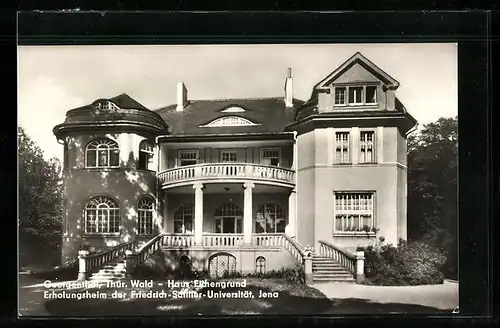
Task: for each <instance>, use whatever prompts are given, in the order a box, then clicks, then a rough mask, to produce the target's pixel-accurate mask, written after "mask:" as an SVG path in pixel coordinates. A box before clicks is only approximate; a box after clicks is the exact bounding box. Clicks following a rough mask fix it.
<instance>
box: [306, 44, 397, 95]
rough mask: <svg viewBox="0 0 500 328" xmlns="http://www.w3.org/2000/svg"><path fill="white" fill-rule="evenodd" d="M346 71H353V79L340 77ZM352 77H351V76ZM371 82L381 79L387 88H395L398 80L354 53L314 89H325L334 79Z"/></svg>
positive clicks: (359, 54)
mask: <svg viewBox="0 0 500 328" xmlns="http://www.w3.org/2000/svg"><path fill="white" fill-rule="evenodd" d="M347 72H351V73H354V74H353V75H354V76H356V75H357V76H360V77H361V78H356V77H354V79H355V80H354V81H349V77H347V76H346V77H345V78H342V77H343V76H344V74H346V73H347ZM346 75H347V74H346ZM351 79H352V78H351ZM361 80H362V81H363V82H373V81H376V80H379V81H382V82H384V83H385V84H386V86H387V87H388V88H389V89H397V88H398V87H399V82H398V81H396V80H395V79H394V78H392V77H391V76H390V75H389V74H387V73H386V72H384V71H383V70H382V69H380V68H379V67H378V66H377V65H375V64H374V63H372V62H371V61H370V60H368V59H367V58H366V57H364V56H363V55H362V54H361V53H359V52H357V53H355V54H354V55H353V56H352V57H351V58H349V59H348V60H347V61H345V62H344V63H343V64H342V65H340V66H339V67H338V68H337V69H336V70H335V71H333V72H332V73H330V74H329V75H328V76H326V77H325V78H324V79H323V80H321V81H320V82H319V83H318V84H317V85H316V86H315V89H326V88H328V87H329V86H330V84H332V83H333V82H335V81H340V82H342V83H345V82H361Z"/></svg>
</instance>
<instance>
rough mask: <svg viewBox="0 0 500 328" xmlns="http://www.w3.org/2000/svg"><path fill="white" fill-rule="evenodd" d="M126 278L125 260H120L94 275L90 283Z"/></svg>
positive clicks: (112, 262)
mask: <svg viewBox="0 0 500 328" xmlns="http://www.w3.org/2000/svg"><path fill="white" fill-rule="evenodd" d="M125 277H126V269H125V259H124V258H119V259H116V260H114V261H111V262H109V263H107V264H106V265H104V266H103V267H102V268H100V269H99V271H97V272H94V273H92V275H91V276H90V277H89V280H90V281H97V282H106V281H115V280H122V279H125Z"/></svg>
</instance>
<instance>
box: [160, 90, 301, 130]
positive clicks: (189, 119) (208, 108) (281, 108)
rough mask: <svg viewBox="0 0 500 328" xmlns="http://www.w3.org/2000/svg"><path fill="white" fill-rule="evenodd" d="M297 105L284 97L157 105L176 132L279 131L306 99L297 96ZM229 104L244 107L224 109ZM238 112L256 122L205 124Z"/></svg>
mask: <svg viewBox="0 0 500 328" xmlns="http://www.w3.org/2000/svg"><path fill="white" fill-rule="evenodd" d="M293 102H294V106H295V107H294V108H286V106H285V102H284V99H283V98H282V97H273V98H256V99H255V98H253V99H218V100H190V101H189V102H188V104H187V106H186V107H185V108H184V109H183V110H182V111H177V110H176V107H177V105H170V106H167V107H162V108H159V109H156V110H155V112H156V113H158V114H159V115H160V116H161V117H162V118H163V119H164V120H165V122H166V123H167V124H168V126H169V132H170V133H171V134H173V135H202V134H214V135H218V134H233V133H276V132H284V131H285V128H286V126H287V125H289V124H291V123H293V122H294V117H295V111H296V109H295V108H297V107H300V106H301V105H302V104H303V103H304V101H302V100H298V99H294V100H293ZM230 107H241V108H242V109H244V111H240V112H237V113H234V112H224V110H225V109H227V108H230ZM228 116H232V117H234V116H238V117H241V118H243V119H246V120H249V121H251V122H253V123H255V124H256V125H247V126H244V125H241V126H217V127H206V126H205V125H207V124H208V123H210V122H213V121H214V120H216V119H218V118H222V117H228Z"/></svg>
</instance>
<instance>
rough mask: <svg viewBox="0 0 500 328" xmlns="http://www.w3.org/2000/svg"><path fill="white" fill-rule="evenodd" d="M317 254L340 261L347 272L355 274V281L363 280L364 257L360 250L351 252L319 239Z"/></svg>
mask: <svg viewBox="0 0 500 328" xmlns="http://www.w3.org/2000/svg"><path fill="white" fill-rule="evenodd" d="M319 255H321V256H325V257H327V258H330V259H332V260H334V261H336V262H337V263H340V264H341V265H342V266H343V267H345V268H346V269H347V270H349V272H350V273H351V274H353V275H355V276H356V281H357V282H362V281H363V280H364V277H365V275H364V259H365V254H364V252H362V251H358V252H356V254H351V253H349V252H348V251H346V250H345V249H342V248H340V247H338V246H336V245H333V244H331V243H328V242H326V241H322V240H320V241H319Z"/></svg>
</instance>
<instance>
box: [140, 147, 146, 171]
mask: <svg viewBox="0 0 500 328" xmlns="http://www.w3.org/2000/svg"><path fill="white" fill-rule="evenodd" d="M146 157H147V156H146V154H145V153H144V152H142V151H141V152H139V165H138V169H140V170H146V169H147V166H146V163H147V158H146Z"/></svg>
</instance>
